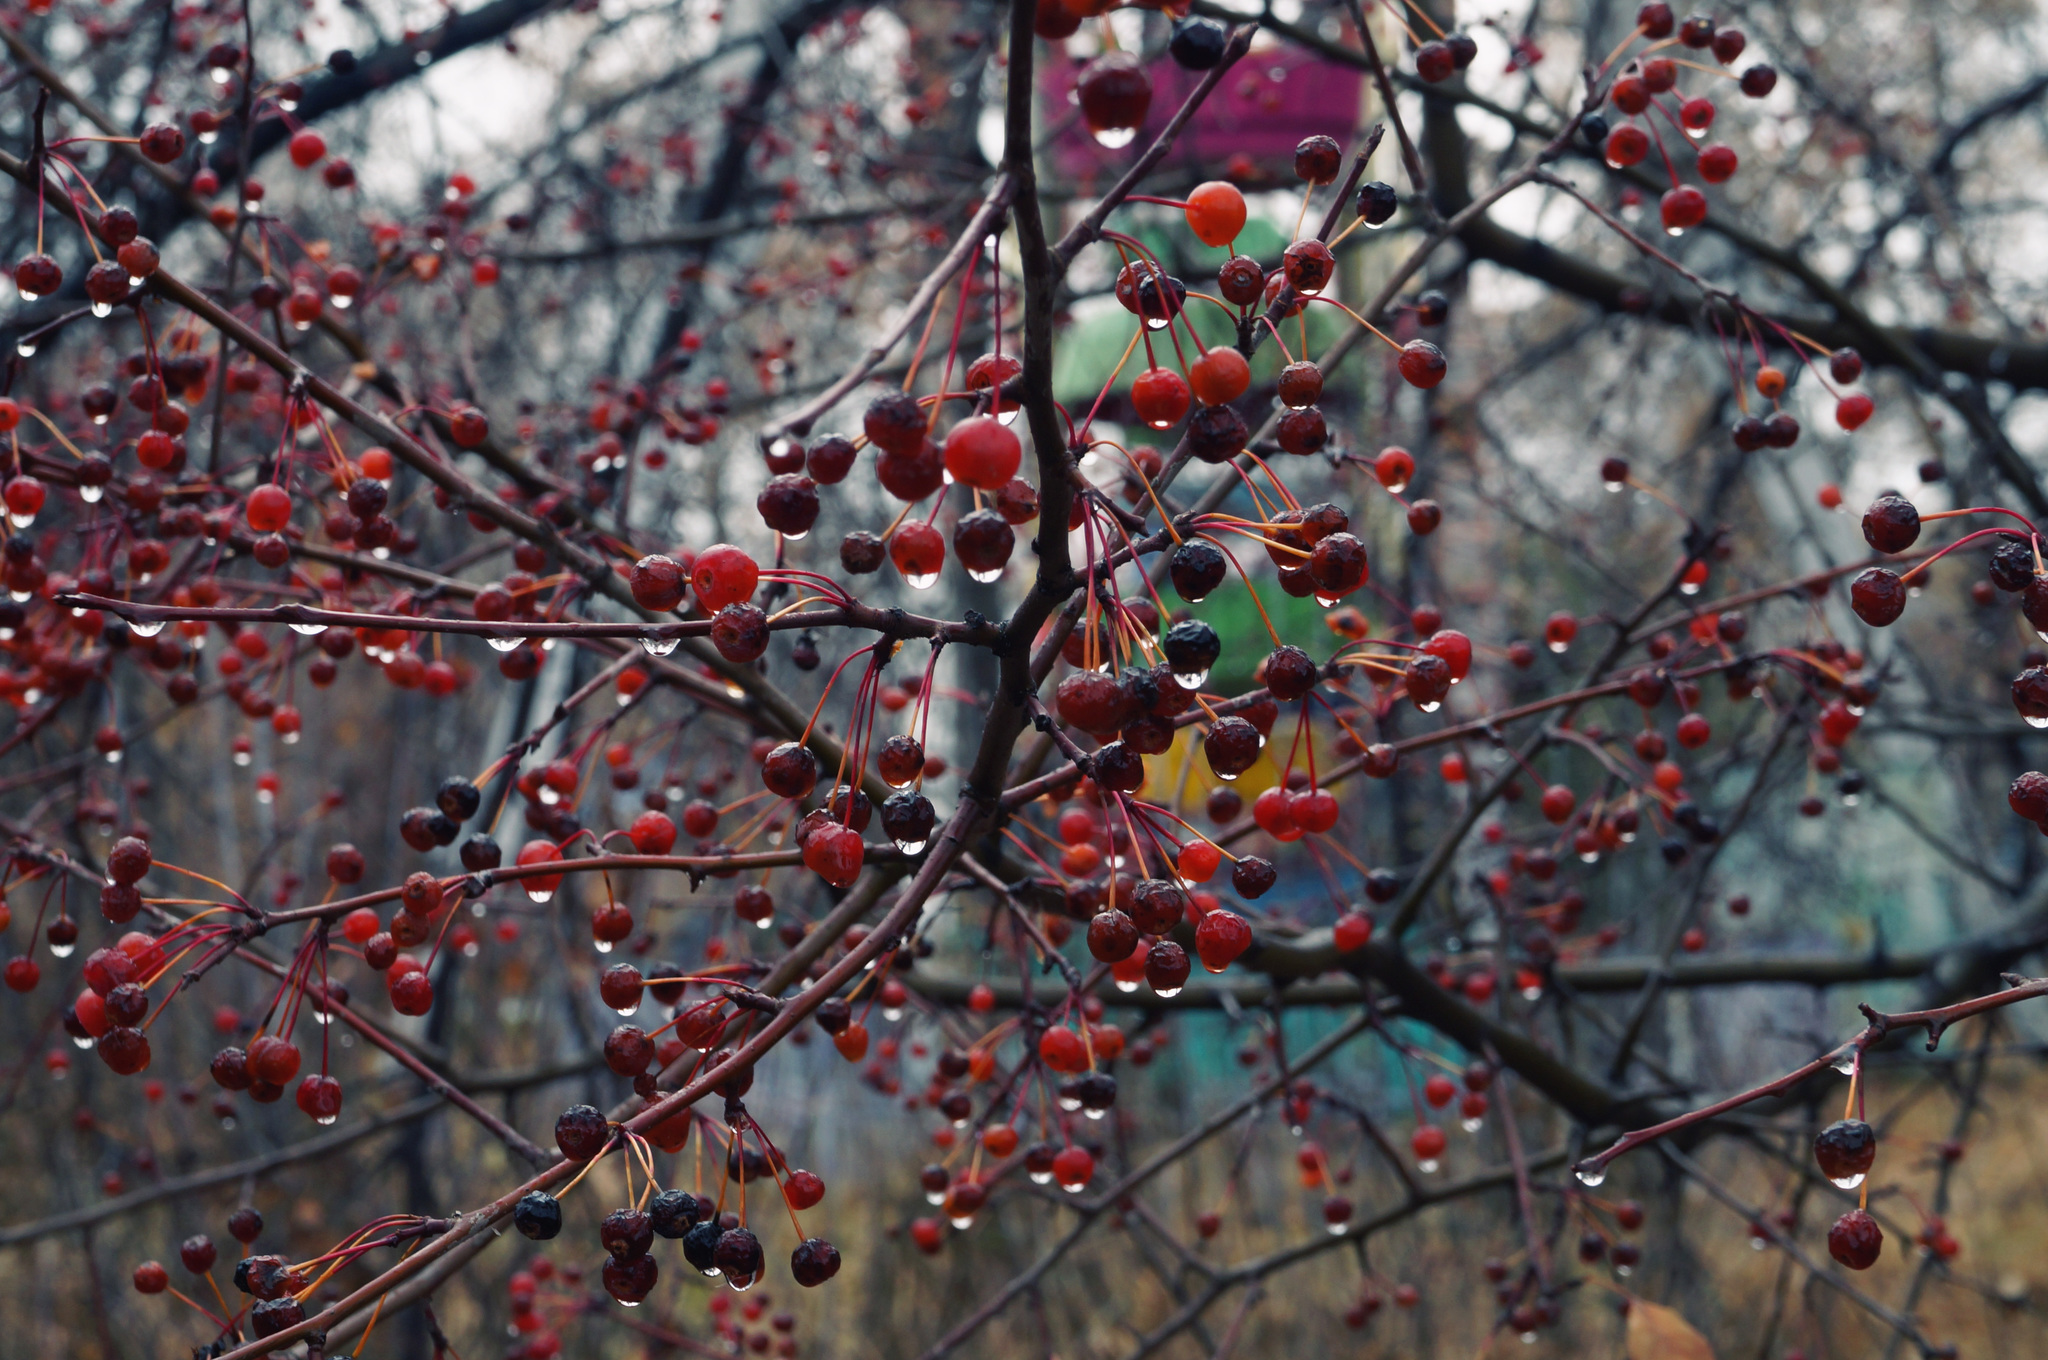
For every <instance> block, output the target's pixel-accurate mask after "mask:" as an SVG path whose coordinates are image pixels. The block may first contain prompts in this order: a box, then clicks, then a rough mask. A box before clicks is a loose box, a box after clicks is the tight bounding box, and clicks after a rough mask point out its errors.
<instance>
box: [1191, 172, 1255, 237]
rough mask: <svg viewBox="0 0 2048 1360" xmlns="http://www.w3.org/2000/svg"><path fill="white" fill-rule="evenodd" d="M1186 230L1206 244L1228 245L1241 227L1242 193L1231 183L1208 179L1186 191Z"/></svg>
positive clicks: (1242, 221) (1242, 218)
mask: <svg viewBox="0 0 2048 1360" xmlns="http://www.w3.org/2000/svg"><path fill="white" fill-rule="evenodd" d="M1187 218H1188V230H1190V231H1192V232H1194V234H1195V236H1196V237H1197V238H1198V239H1199V240H1200V241H1201V243H1202V244H1203V245H1205V246H1227V245H1229V244H1230V243H1231V242H1232V241H1234V240H1236V239H1237V234H1238V232H1240V231H1242V230H1244V195H1243V194H1241V193H1239V192H1238V191H1237V186H1236V185H1234V184H1226V183H1224V182H1223V181H1222V180H1210V181H1209V182H1208V183H1207V184H1198V185H1196V186H1195V190H1194V192H1193V193H1191V194H1189V195H1188V206H1187Z"/></svg>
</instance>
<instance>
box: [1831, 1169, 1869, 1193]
mask: <svg viewBox="0 0 2048 1360" xmlns="http://www.w3.org/2000/svg"><path fill="white" fill-rule="evenodd" d="M1828 1183H1829V1184H1830V1185H1832V1186H1834V1187H1835V1189H1837V1190H1854V1189H1855V1188H1856V1187H1857V1186H1859V1185H1861V1184H1863V1173H1862V1172H1861V1171H1859V1172H1857V1173H1856V1174H1855V1175H1853V1176H1830V1177H1828Z"/></svg>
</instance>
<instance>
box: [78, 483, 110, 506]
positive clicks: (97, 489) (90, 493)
mask: <svg viewBox="0 0 2048 1360" xmlns="http://www.w3.org/2000/svg"><path fill="white" fill-rule="evenodd" d="M106 494H107V489H106V488H105V487H103V486H81V487H79V488H78V499H80V500H82V501H84V502H85V503H86V504H87V505H98V504H99V503H100V497H102V496H104V495H106Z"/></svg>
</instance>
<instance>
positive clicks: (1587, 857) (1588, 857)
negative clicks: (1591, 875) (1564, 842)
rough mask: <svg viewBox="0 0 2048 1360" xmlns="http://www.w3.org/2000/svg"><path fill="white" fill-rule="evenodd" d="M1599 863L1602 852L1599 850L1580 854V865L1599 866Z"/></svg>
mask: <svg viewBox="0 0 2048 1360" xmlns="http://www.w3.org/2000/svg"><path fill="white" fill-rule="evenodd" d="M1599 862H1600V852H1599V851H1598V850H1585V851H1581V852H1580V854H1579V863H1581V864H1598V863H1599Z"/></svg>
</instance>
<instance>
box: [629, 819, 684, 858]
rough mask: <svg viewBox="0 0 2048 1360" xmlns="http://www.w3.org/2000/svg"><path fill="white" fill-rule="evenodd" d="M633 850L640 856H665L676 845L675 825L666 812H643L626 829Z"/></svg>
mask: <svg viewBox="0 0 2048 1360" xmlns="http://www.w3.org/2000/svg"><path fill="white" fill-rule="evenodd" d="M626 835H627V838H628V839H630V840H631V841H632V842H633V849H634V850H635V851H636V852H637V853H639V854H642V855H666V854H667V853H668V852H669V851H670V850H671V849H673V848H674V846H675V843H676V824H675V822H674V821H673V820H672V819H671V818H670V817H669V815H668V814H667V813H666V812H653V811H648V812H643V813H641V814H640V815H639V816H638V817H635V818H634V819H633V824H632V825H631V826H629V827H628V828H626Z"/></svg>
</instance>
